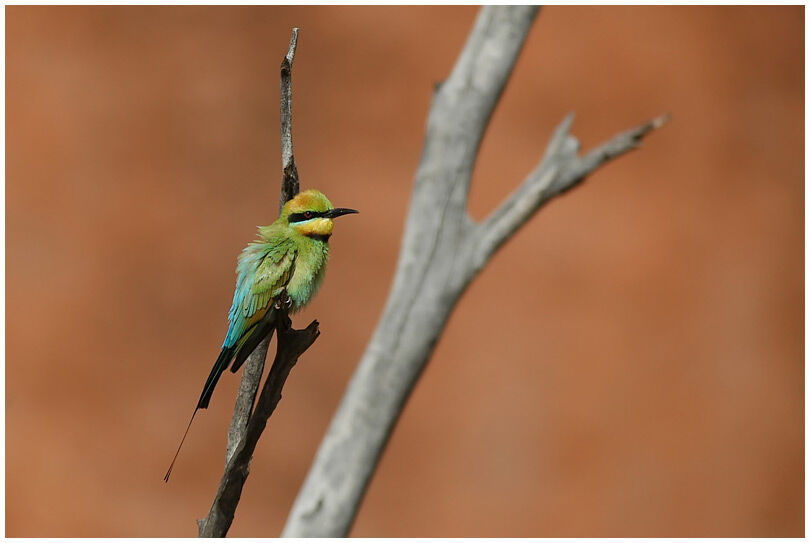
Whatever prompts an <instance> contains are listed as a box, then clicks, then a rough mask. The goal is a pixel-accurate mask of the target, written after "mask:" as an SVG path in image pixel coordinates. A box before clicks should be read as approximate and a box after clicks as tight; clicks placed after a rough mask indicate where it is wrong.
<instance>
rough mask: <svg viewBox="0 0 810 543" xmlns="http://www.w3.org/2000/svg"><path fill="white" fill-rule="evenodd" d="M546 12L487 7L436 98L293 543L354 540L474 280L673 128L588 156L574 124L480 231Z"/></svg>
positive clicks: (620, 139)
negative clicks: (564, 198) (388, 453)
mask: <svg viewBox="0 0 810 543" xmlns="http://www.w3.org/2000/svg"><path fill="white" fill-rule="evenodd" d="M537 11H538V9H537V8H536V7H532V6H488V7H484V8H482V9H481V11H480V14H479V15H478V18H477V19H476V22H475V25H474V27H473V29H472V32H471V34H470V36H469V38H468V40H467V43H466V44H465V46H464V48H463V50H462V52H461V54H460V56H459V58H458V60H457V62H456V65H455V67H454V68H453V71H452V73H451V74H450V76H449V77H448V78H447V80H446V81H444V82H443V83H442V84H441V85H439V86H438V88H437V90H436V92H435V95H434V98H433V103H432V105H431V108H430V112H429V115H428V123H427V134H426V139H425V145H424V149H423V152H422V159H421V162H420V164H419V167H418V170H417V172H416V178H415V181H414V187H413V193H412V197H411V204H410V208H409V211H408V218H407V222H406V225H405V233H404V237H403V242H402V247H401V250H400V255H399V261H398V263H397V269H396V273H395V277H394V282H393V286H392V288H391V291H390V293H389V296H388V301H387V303H386V306H385V310H384V313H383V316H382V317H381V319H380V321H379V322H378V324H377V329H376V331H375V332H374V335H373V337H372V339H371V342H370V343H369V344H368V346H367V348H366V351H365V353H364V355H363V357H362V358H361V360H360V363H359V365H358V367H357V370H356V371H355V373H354V376H353V377H352V379H351V381H350V383H349V385H348V388H347V390H346V392H345V394H344V396H343V399H342V401H341V403H340V406H339V407H338V410H337V412H336V413H335V415H334V417H333V419H332V422H331V424H330V426H329V429H328V430H327V433H326V435H325V437H324V438H323V441H322V442H321V445H320V448H319V450H318V452H317V454H316V456H315V460H314V463H313V464H312V466H311V468H310V471H309V474H308V476H307V478H306V481H305V482H304V484H303V486H302V488H301V490H300V492H299V494H298V497H297V499H296V500H295V503H294V505H293V508H292V511H291V512H290V515H289V517H288V518H287V523H286V526H285V528H284V532H283V536H284V537H340V536H345V535H347V534H348V532H349V530H350V528H351V526H352V523H353V521H354V519H355V516H356V514H357V510H358V508H359V505H360V502H361V500H362V498H363V495H364V493H365V490H366V487H367V485H368V482H369V480H370V479H371V476H372V474H373V473H374V470H375V469H376V467H377V463H378V461H379V458H380V455H381V454H382V451H383V449H384V447H385V445H386V443H387V442H388V438H389V436H390V434H391V431H392V430H393V428H394V425H395V424H396V422H397V419H398V417H399V415H400V413H401V412H402V409H403V407H404V405H405V402H406V401H407V399H408V397H409V395H410V393H411V391H412V389H413V387H414V385H415V383H416V381H417V380H418V379H419V376H420V375H421V374H422V371H423V370H424V368H425V365H426V364H427V362H428V360H429V358H430V355H431V354H432V352H433V348H434V346H435V345H436V342H437V341H438V339H439V337H440V336H441V334H442V332H443V330H444V327H445V325H446V323H447V319H448V317H449V315H450V313H451V311H452V310H453V308H454V307H455V305H456V302H457V301H458V299H459V297H460V296H461V295H462V293H463V292H464V290H465V289H466V287H467V285H469V283H470V281H472V279H473V278H474V277H475V276H476V275H477V274H478V272H479V271H480V270H481V269H482V268H483V267H484V266H485V265H486V263H487V262H488V261H489V259H490V257H491V256H492V255H493V253H494V252H495V251H496V250H497V249H498V248H499V247H500V246H501V245H502V244H503V243H504V242H505V241H506V240H507V239H508V238H509V237H510V236H511V235H512V234H513V233H514V232H515V231H516V230H517V229H518V228H519V227H520V226H521V225H522V224H524V223H525V222H526V220H528V218H529V217H531V216H532V215H533V214H534V213H535V212H536V211H537V209H539V208H540V207H541V206H542V205H543V204H544V203H546V202H547V201H549V200H550V199H551V198H553V197H554V196H556V195H558V194H560V193H561V192H563V191H565V190H568V189H569V188H571V187H573V186H575V185H576V184H577V183H579V182H581V181H582V180H583V179H584V178H585V177H586V176H587V175H588V174H589V173H590V172H592V171H594V170H595V169H597V168H598V167H599V166H600V165H602V164H603V163H604V162H606V161H607V160H610V159H611V158H614V157H616V156H618V155H620V154H622V153H624V152H626V151H627V150H629V149H632V148H634V147H635V146H636V145H637V144H638V141H639V140H640V139H641V138H642V137H643V136H644V135H645V134H647V133H648V132H649V131H650V130H651V129H652V128H657V127H658V126H660V124H661V122H662V121H661V120H660V119H659V120H656V121H652V122H650V123H646V124H644V125H642V126H641V127H639V128H637V129H634V130H631V131H629V132H626V133H624V134H620V135H619V136H617V137H616V138H614V139H612V140H610V141H609V142H608V143H606V144H605V145H603V146H600V147H599V148H597V149H596V150H595V151H593V152H591V153H589V154H587V155H585V156H584V157H581V158H580V157H579V156H578V154H577V152H578V147H579V145H578V143H577V141H576V139H575V138H574V137H573V136H570V135H569V129H570V126H571V122H572V121H573V117H572V116H569V117H568V118H566V119H565V120H564V121H563V123H562V124H561V125H560V127H558V129H557V131H556V132H555V134H554V135H553V137H552V140H551V142H550V143H549V145H548V148H547V150H546V154H545V157H544V159H543V161H542V162H541V163H540V165H539V166H538V167H537V168H536V169H535V171H534V172H532V173H531V174H530V175H529V176H528V177H527V179H526V180H525V181H524V183H523V185H522V186H521V187H520V188H518V189H517V191H516V192H515V193H514V194H513V195H512V196H511V197H509V198H508V199H507V200H506V202H504V203H503V204H502V205H501V206H500V207H499V208H497V209H496V211H495V212H493V214H492V215H491V216H490V217H489V218H487V219H486V220H485V221H484V222H482V223H475V222H473V221H472V220H471V219H470V217H469V215H468V213H467V196H468V194H469V188H470V179H471V177H472V171H473V167H474V164H475V159H476V156H477V154H478V148H479V145H480V143H481V138H482V137H483V134H484V131H485V129H486V127H487V125H488V123H489V119H490V116H491V115H492V112H493V110H494V108H495V106H496V104H497V102H498V100H499V98H500V96H501V92H502V91H503V88H504V86H505V85H506V82H507V80H508V79H509V75H510V74H511V72H512V68H513V67H514V64H515V61H516V60H517V57H518V54H519V53H520V50H521V48H522V46H523V43H524V40H525V39H526V36H527V35H528V32H529V29H530V28H531V25H532V22H533V20H534V18H535V16H536V14H537Z"/></svg>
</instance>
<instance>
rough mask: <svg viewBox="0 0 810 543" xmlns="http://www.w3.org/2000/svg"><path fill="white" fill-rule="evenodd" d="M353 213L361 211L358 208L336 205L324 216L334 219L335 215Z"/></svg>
mask: <svg viewBox="0 0 810 543" xmlns="http://www.w3.org/2000/svg"><path fill="white" fill-rule="evenodd" d="M351 213H360V212H359V211H357V210H356V209H349V208H347V207H336V208H335V209H330V210H329V211H327V212H326V213H324V214H323V216H324V217H328V218H330V219H334V218H335V217H340V216H341V215H349V214H351Z"/></svg>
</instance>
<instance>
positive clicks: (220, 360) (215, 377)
mask: <svg viewBox="0 0 810 543" xmlns="http://www.w3.org/2000/svg"><path fill="white" fill-rule="evenodd" d="M235 352H236V347H235V346H234V347H223V348H222V350H221V351H220V352H219V356H218V357H217V361H216V362H214V367H213V368H211V373H209V374H208V379H207V380H206V381H205V386H204V387H203V390H202V394H200V401H199V402H197V409H206V408H207V407H208V402H210V401H211V395H212V394H213V393H214V387H216V386H217V381H219V378H220V376H221V375H222V372H224V371H225V370H226V369H228V365H229V364H230V363H231V360H232V359H233V355H234V353H235Z"/></svg>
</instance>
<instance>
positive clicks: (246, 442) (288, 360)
mask: <svg viewBox="0 0 810 543" xmlns="http://www.w3.org/2000/svg"><path fill="white" fill-rule="evenodd" d="M276 315H277V317H276V328H277V329H278V349H277V351H276V358H275V360H274V361H273V365H272V366H271V367H270V372H269V374H268V375H267V380H266V381H265V382H264V387H263V388H262V393H261V394H260V395H259V401H258V402H257V403H256V411H255V413H253V416H252V417H251V418H250V422H249V423H248V426H247V431H246V432H245V435H244V436H243V438H242V440H241V441H240V442H239V444H238V445H237V447H236V449H235V450H234V453H233V456H232V457H231V460H230V461H229V462H228V465H227V467H226V468H225V474H224V475H223V476H222V480H221V481H220V483H219V489H218V490H217V495H216V497H215V498H214V503H213V504H211V509H210V510H209V512H208V516H206V518H205V519H204V520H202V521H200V537H225V535H226V534H227V533H228V529H229V528H230V527H231V523H232V522H233V517H234V513H235V512H236V506H237V505H239V498H240V497H241V495H242V487H243V486H244V484H245V480H246V479H247V476H248V474H249V473H250V460H251V459H252V458H253V451H254V450H255V449H256V444H257V443H258V442H259V437H261V435H262V432H263V431H264V428H265V426H266V425H267V419H268V418H270V415H272V414H273V411H275V409H276V406H277V405H278V402H279V401H280V400H281V391H282V389H283V388H284V383H285V382H286V381H287V376H288V375H289V374H290V370H291V369H292V368H293V366H294V365H295V363H296V362H297V361H298V358H299V357H300V356H301V355H302V354H303V353H304V351H306V350H307V349H308V348H309V347H310V346H311V345H312V344H313V343H314V342H315V340H316V339H317V338H318V335H319V334H320V331H319V330H318V321H312V323H310V325H309V326H307V327H306V328H305V329H303V330H293V329H292V328H291V322H290V319H289V317H288V316H287V314H286V312H284V311H282V310H278V312H277V314H276Z"/></svg>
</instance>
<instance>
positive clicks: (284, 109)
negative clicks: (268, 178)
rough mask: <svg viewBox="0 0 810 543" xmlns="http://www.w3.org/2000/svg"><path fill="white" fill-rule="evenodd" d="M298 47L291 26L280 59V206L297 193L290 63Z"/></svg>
mask: <svg viewBox="0 0 810 543" xmlns="http://www.w3.org/2000/svg"><path fill="white" fill-rule="evenodd" d="M297 47H298V29H297V28H293V30H292V36H291V37H290V48H289V49H288V50H287V55H286V56H285V57H284V60H282V61H281V167H282V169H283V172H284V179H283V181H282V183H281V203H280V204H279V208H278V210H279V213H281V207H282V206H283V205H284V204H285V203H286V202H287V201H288V200H290V199H291V198H292V197H293V196H295V195H296V194H298V190H299V187H298V168H297V167H296V165H295V156H293V143H292V65H293V60H294V59H295V49H296V48H297Z"/></svg>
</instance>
